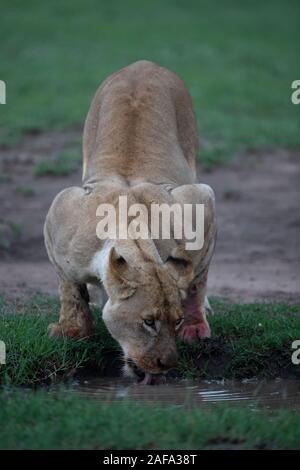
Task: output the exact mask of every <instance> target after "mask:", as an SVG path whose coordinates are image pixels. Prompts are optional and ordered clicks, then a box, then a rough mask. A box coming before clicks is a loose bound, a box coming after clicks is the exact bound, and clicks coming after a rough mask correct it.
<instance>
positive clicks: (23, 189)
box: [16, 185, 35, 198]
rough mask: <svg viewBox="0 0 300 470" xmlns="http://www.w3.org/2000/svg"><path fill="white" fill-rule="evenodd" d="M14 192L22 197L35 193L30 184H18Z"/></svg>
mask: <svg viewBox="0 0 300 470" xmlns="http://www.w3.org/2000/svg"><path fill="white" fill-rule="evenodd" d="M16 192H17V193H18V194H20V196H23V197H26V198H27V197H33V196H34V195H35V190H34V188H33V187H32V186H29V185H24V186H18V187H17V188H16Z"/></svg>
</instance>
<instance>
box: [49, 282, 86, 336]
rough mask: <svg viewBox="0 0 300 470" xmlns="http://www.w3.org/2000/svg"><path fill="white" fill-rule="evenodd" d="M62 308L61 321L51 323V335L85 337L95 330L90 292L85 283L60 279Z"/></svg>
mask: <svg viewBox="0 0 300 470" xmlns="http://www.w3.org/2000/svg"><path fill="white" fill-rule="evenodd" d="M59 295H60V301H61V309H60V314H59V322H58V323H52V324H51V325H49V327H48V330H49V335H50V336H64V335H66V336H69V337H70V338H84V337H87V336H90V334H91V333H92V331H93V319H92V314H91V311H90V308H89V294H88V290H87V287H86V285H85V284H75V283H73V282H71V281H67V280H64V279H61V278H60V280H59Z"/></svg>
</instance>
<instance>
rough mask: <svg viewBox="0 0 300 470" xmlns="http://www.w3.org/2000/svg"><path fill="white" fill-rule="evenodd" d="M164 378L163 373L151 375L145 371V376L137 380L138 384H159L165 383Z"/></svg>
mask: <svg viewBox="0 0 300 470" xmlns="http://www.w3.org/2000/svg"><path fill="white" fill-rule="evenodd" d="M165 381H166V378H165V376H164V375H153V374H150V373H149V372H145V377H144V378H143V380H141V381H140V382H139V384H140V385H159V384H162V383H165Z"/></svg>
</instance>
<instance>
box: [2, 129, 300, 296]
mask: <svg viewBox="0 0 300 470" xmlns="http://www.w3.org/2000/svg"><path fill="white" fill-rule="evenodd" d="M80 137H81V130H80V129H74V130H72V131H68V132H65V133H55V134H40V135H31V136H27V137H26V138H25V139H24V140H23V141H22V143H21V144H19V145H18V146H16V147H15V148H14V149H6V148H4V147H2V148H0V165H1V167H0V173H1V172H2V174H4V176H2V178H1V181H0V201H1V204H0V294H4V295H5V297H8V298H10V299H12V298H20V297H23V296H26V297H28V296H29V295H31V294H33V293H35V292H42V293H50V294H56V293H57V283H56V276H55V273H54V271H53V268H52V266H51V265H50V262H49V261H48V259H47V254H46V251H45V248H44V244H43V236H42V227H43V222H44V218H45V215H46V212H47V210H48V208H49V205H50V203H51V201H52V199H53V197H54V196H55V195H56V194H57V192H58V191H60V190H61V189H62V188H65V187H67V186H71V185H78V184H80V181H81V171H80V169H78V171H76V172H73V173H72V174H70V175H68V176H66V177H49V176H47V177H45V176H44V177H36V176H34V166H35V164H36V163H37V162H38V161H40V160H41V159H51V158H54V156H55V155H56V154H57V153H58V152H59V151H61V150H62V149H64V148H68V147H70V146H72V145H73V146H74V142H77V144H76V145H77V146H78V145H79V144H78V142H79V140H80ZM299 158H300V155H299V153H298V154H297V153H296V152H294V153H292V152H288V151H285V150H276V151H269V152H268V151H264V152H261V153H259V152H250V151H249V152H247V153H245V154H243V155H239V156H238V157H236V158H235V159H234V161H233V163H232V164H231V165H230V166H226V167H224V166H223V167H218V168H215V169H213V170H211V171H204V170H202V169H201V168H200V167H199V181H200V182H205V183H207V184H209V185H211V186H212V187H213V189H214V190H215V193H216V199H217V213H218V225H219V235H218V243H217V248H216V252H215V256H214V259H213V263H212V266H211V270H210V276H209V292H208V293H209V295H213V296H221V297H225V298H228V299H230V300H232V301H236V300H238V301H242V302H248V301H253V300H284V301H289V302H292V303H294V302H300V287H299V274H300V264H299V261H300V259H299V258H300V253H299V249H298V244H299V239H300V211H299V203H300V198H299V186H300V164H299V162H300V160H299ZM22 188H23V189H22ZM24 188H27V190H24ZM28 188H29V189H28Z"/></svg>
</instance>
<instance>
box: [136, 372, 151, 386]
mask: <svg viewBox="0 0 300 470" xmlns="http://www.w3.org/2000/svg"><path fill="white" fill-rule="evenodd" d="M151 382H152V374H150V373H149V372H145V377H144V378H143V380H141V381H140V382H139V383H140V384H141V385H150V384H151Z"/></svg>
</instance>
